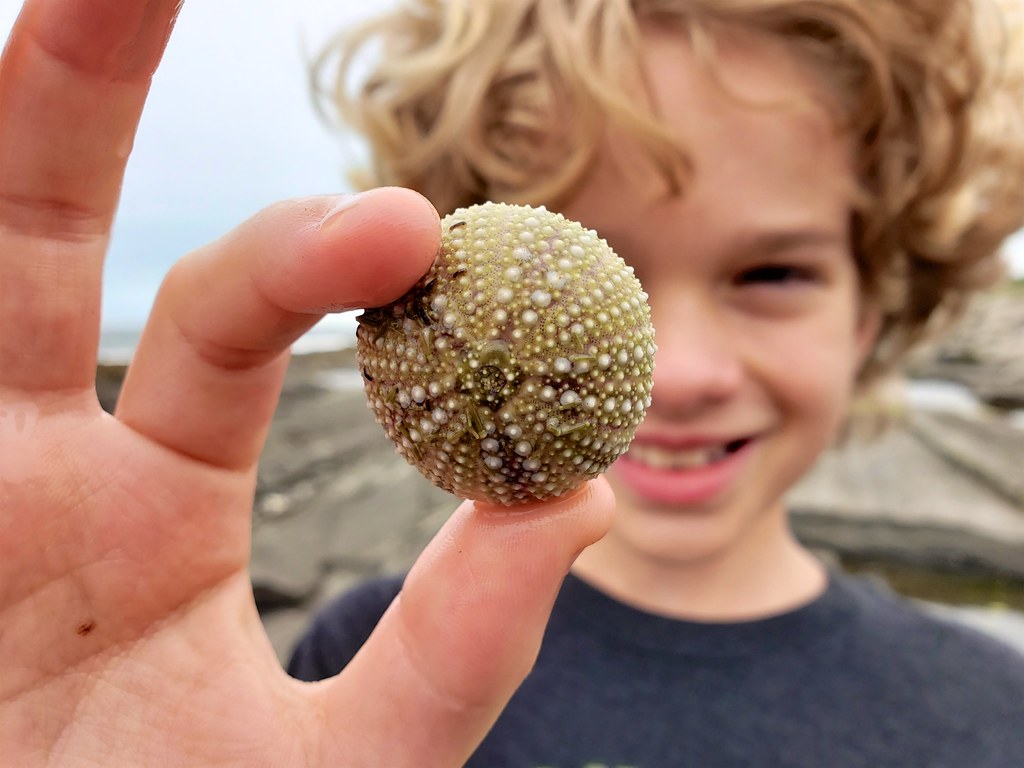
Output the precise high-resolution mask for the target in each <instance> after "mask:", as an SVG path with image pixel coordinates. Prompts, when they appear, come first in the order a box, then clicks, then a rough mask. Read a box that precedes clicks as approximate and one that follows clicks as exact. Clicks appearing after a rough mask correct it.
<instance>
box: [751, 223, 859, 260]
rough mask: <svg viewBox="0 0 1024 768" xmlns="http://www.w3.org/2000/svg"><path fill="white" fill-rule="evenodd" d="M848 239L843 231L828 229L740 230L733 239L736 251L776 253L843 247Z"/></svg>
mask: <svg viewBox="0 0 1024 768" xmlns="http://www.w3.org/2000/svg"><path fill="white" fill-rule="evenodd" d="M848 243H849V241H848V238H847V235H846V233H845V232H837V231H834V230H830V229H815V228H807V229H779V230H773V229H768V230H753V231H748V232H740V233H739V234H738V235H737V237H736V238H735V240H734V245H733V250H734V251H735V252H737V253H759V254H778V253H785V252H787V251H793V250H796V249H798V248H807V247H822V246H826V247H835V246H841V247H843V248H845V247H846V246H847V245H848Z"/></svg>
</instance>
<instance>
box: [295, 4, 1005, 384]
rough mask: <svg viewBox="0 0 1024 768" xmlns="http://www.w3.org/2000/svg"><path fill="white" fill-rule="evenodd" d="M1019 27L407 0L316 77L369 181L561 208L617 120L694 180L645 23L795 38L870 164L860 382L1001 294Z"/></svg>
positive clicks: (860, 255) (962, 17)
mask: <svg viewBox="0 0 1024 768" xmlns="http://www.w3.org/2000/svg"><path fill="white" fill-rule="evenodd" d="M1011 3H1012V4H1011ZM1015 8H1016V11H1014V9H1015ZM1022 15H1024V14H1022V13H1021V12H1020V8H1019V6H1018V4H1017V3H1015V2H1014V0H873V1H872V2H865V1H864V0H632V1H630V0H406V2H404V3H402V4H401V5H399V6H398V7H397V8H395V9H394V10H392V11H389V12H387V13H385V14H383V15H381V16H379V17H377V18H374V19H372V20H371V21H369V22H367V23H365V24H364V25H362V26H360V27H358V28H356V29H353V30H351V31H349V32H346V33H343V34H341V35H339V36H338V37H337V38H335V39H334V40H333V41H332V42H331V43H330V44H329V45H328V46H327V47H326V48H325V50H324V51H323V53H322V54H321V55H320V57H319V58H318V59H317V60H316V61H315V62H314V65H313V69H312V78H313V85H314V89H315V92H316V94H317V97H318V103H319V104H320V106H321V109H322V110H323V111H324V113H325V114H328V113H332V114H336V115H337V116H339V117H340V119H341V121H342V123H343V124H347V125H348V126H350V127H351V128H353V129H354V130H355V131H356V132H357V133H359V134H360V135H362V136H363V137H365V138H366V140H367V141H368V142H369V147H370V154H371V167H370V168H368V169H362V170H359V171H356V172H355V173H353V175H352V179H353V182H354V183H355V184H356V186H357V187H368V186H378V185H385V184H396V185H400V186H406V187H411V188H413V189H416V190H418V191H420V192H421V193H423V194H424V195H425V196H426V197H427V198H428V199H430V200H431V201H432V202H433V203H434V205H435V206H436V207H437V208H438V210H439V211H440V212H441V213H442V214H443V213H447V212H449V211H451V210H453V209H455V208H457V207H459V206H462V205H469V204H473V203H477V202H482V201H485V200H504V201H508V202H519V203H532V204H540V203H543V204H546V205H548V206H549V207H555V208H557V206H558V204H559V202H560V201H562V200H564V199H565V198H566V197H567V196H568V195H571V193H572V191H573V188H574V187H575V185H576V184H578V183H579V182H580V181H581V180H582V179H583V178H584V176H585V175H586V173H587V171H588V169H589V168H590V167H591V166H592V165H593V161H594V157H595V153H596V152H598V151H599V148H600V144H601V142H602V141H603V140H604V138H605V136H606V134H607V130H608V128H609V127H612V126H614V127H615V128H616V129H617V130H619V131H625V132H626V133H627V134H628V135H630V136H631V137H632V138H633V139H634V140H635V141H637V142H638V143H639V145H640V146H641V147H642V148H643V149H644V151H645V153H646V156H647V157H648V158H649V159H650V161H651V163H652V164H653V167H654V168H655V169H657V170H658V172H659V173H660V174H661V176H662V178H663V179H664V181H665V184H666V188H667V191H668V192H669V193H676V192H679V191H681V190H682V189H683V187H684V186H685V181H686V177H687V173H688V171H689V167H690V166H689V161H688V157H687V152H686V148H685V147H683V146H680V145H679V144H678V143H677V142H676V140H675V139H674V137H673V136H672V135H671V134H670V133H669V132H667V131H666V129H665V128H664V127H663V126H662V125H661V123H660V122H659V120H658V116H657V115H656V114H654V113H653V112H652V110H651V109H650V107H649V106H648V105H649V104H651V103H652V100H651V92H650V88H649V86H648V84H647V81H646V79H645V76H644V72H643V67H642V62H643V59H642V37H641V31H640V30H641V26H642V24H643V23H645V22H647V21H652V22H654V23H659V24H663V23H671V24H674V25H676V26H677V27H678V28H679V29H680V30H681V32H682V33H683V34H689V35H690V36H691V37H692V38H693V39H694V40H700V39H705V40H710V39H713V38H714V36H715V34H722V33H724V34H727V31H726V32H723V30H728V29H729V28H730V27H734V26H738V27H741V28H744V29H747V30H751V31H755V32H760V33H764V34H768V35H773V36H778V37H781V38H783V39H785V40H786V41H787V42H789V43H791V45H792V47H793V50H794V51H795V52H797V53H798V55H804V56H807V57H809V58H810V59H811V60H813V61H815V62H816V63H819V64H820V66H821V71H822V72H823V73H824V74H825V77H826V80H827V81H828V83H829V84H830V85H833V86H834V87H835V88H836V89H837V91H838V94H839V96H840V98H839V101H840V102H841V104H842V105H843V107H842V109H843V113H844V114H841V115H837V119H838V121H839V124H840V125H841V127H842V129H843V130H846V131H848V132H849V134H850V136H851V138H852V140H853V141H854V142H855V146H856V147H857V148H858V150H859V151H858V152H857V153H856V159H855V163H856V166H855V172H856V177H857V181H858V184H859V190H858V192H859V194H858V195H857V198H856V200H855V204H854V206H853V213H852V227H851V230H852V237H853V242H852V248H853V252H854V255H855V258H856V260H857V264H858V267H859V270H860V274H861V280H862V284H863V287H864V292H865V296H866V299H867V300H868V301H869V302H871V303H872V304H874V305H875V306H876V307H878V308H879V309H880V311H881V315H882V327H881V331H880V334H879V339H878V343H877V344H876V347H875V349H874V351H873V354H872V356H871V357H870V359H869V360H868V361H867V363H866V365H865V366H864V369H863V370H862V372H861V383H864V382H866V381H868V380H870V379H872V378H874V377H876V376H877V375H879V374H882V373H885V372H887V371H889V370H891V369H892V368H893V367H895V365H896V364H897V363H898V362H899V361H900V360H901V359H902V357H903V356H904V355H905V353H906V351H907V350H908V349H909V348H910V347H911V346H912V345H913V344H914V343H916V342H917V341H919V340H920V339H921V338H923V337H925V336H926V335H929V334H930V333H932V332H935V331H937V330H940V329H941V328H944V327H945V326H947V325H948V324H949V322H950V321H951V320H953V319H955V318H956V317H957V316H959V314H960V313H961V312H962V310H963V308H964V305H965V302H966V300H967V299H968V298H969V297H970V296H971V295H972V294H973V293H974V292H976V291H977V290H979V289H981V288H983V287H987V286H989V285H991V284H993V283H994V282H995V281H997V280H998V279H999V277H1000V276H1001V275H1002V262H1001V260H1000V257H999V248H1000V246H1001V244H1002V242H1003V240H1005V238H1006V237H1007V236H1008V235H1010V234H1012V233H1013V232H1014V231H1016V230H1018V229H1020V228H1021V227H1022V226H1024V40H1022V37H1024V18H1022ZM712 48H713V46H712Z"/></svg>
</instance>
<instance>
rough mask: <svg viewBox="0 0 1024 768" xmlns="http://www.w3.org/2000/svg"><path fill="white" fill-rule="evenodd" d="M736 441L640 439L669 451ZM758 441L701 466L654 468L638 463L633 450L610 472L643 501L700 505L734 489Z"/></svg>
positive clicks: (670, 438)
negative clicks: (632, 452)
mask: <svg viewBox="0 0 1024 768" xmlns="http://www.w3.org/2000/svg"><path fill="white" fill-rule="evenodd" d="M735 440H736V438H725V439H721V440H718V439H705V438H695V437H689V438H685V439H682V438H675V437H670V436H658V435H650V436H646V437H644V438H642V439H641V438H638V441H637V442H639V444H640V445H650V446H656V447H659V448H663V449H667V450H692V449H694V448H700V447H704V446H712V445H722V444H725V443H729V442H734V441H735ZM757 442H758V440H757V438H756V437H753V436H752V437H750V438H746V439H745V442H744V444H743V445H742V446H740V447H739V448H738V449H737V450H735V451H733V452H731V453H729V454H727V455H726V456H725V457H724V458H722V459H720V460H719V461H716V462H715V463H713V464H707V465H705V466H702V467H693V468H690V467H687V468H663V467H652V466H650V465H648V464H644V463H642V462H639V461H637V460H636V459H635V458H634V457H633V456H632V455H631V452H630V451H627V452H626V453H625V454H624V455H622V456H621V457H619V459H618V461H616V462H615V463H614V464H613V465H612V467H611V470H610V471H611V472H613V473H614V475H615V477H616V478H618V479H619V480H620V481H621V482H622V483H623V484H624V485H625V486H626V487H627V488H628V489H629V490H630V491H632V492H633V493H634V494H636V495H637V496H639V497H640V498H642V499H644V500H646V501H648V502H650V503H652V504H656V505H663V506H690V507H693V506H700V505H705V504H709V503H711V502H713V501H714V500H715V499H717V498H719V497H721V496H723V495H725V494H726V493H727V492H728V491H729V489H730V488H732V487H734V486H735V484H736V482H737V480H738V478H739V476H740V474H741V472H742V471H743V468H744V467H745V466H746V464H747V462H748V461H749V459H750V456H751V454H752V452H753V448H754V446H755V445H756V444H757Z"/></svg>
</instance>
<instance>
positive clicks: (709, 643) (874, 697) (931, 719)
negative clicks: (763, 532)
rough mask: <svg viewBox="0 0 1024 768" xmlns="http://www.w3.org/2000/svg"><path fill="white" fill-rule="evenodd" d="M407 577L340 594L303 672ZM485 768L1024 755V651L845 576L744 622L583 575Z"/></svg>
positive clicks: (298, 669)
mask: <svg viewBox="0 0 1024 768" xmlns="http://www.w3.org/2000/svg"><path fill="white" fill-rule="evenodd" d="M400 587H401V578H392V579H382V580H378V581H373V582H368V583H366V584H364V585H362V586H361V587H359V588H357V589H356V590H354V591H353V592H350V593H349V594H347V595H345V596H342V597H341V598H339V599H338V600H336V601H334V602H333V603H331V604H330V605H329V606H328V607H327V608H326V609H325V610H324V611H323V612H322V613H321V614H320V615H319V616H318V617H317V618H316V620H315V622H314V624H313V627H312V628H311V630H310V631H309V633H308V634H307V635H306V636H305V637H304V638H303V639H302V640H301V641H300V643H299V645H298V647H297V648H296V650H295V653H294V656H293V658H292V660H291V663H290V664H289V667H288V671H289V673H290V674H291V675H292V676H294V677H297V678H300V679H304V680H317V679H322V678H325V677H330V676H331V675H334V674H336V673H337V672H339V671H340V670H341V669H342V668H343V667H344V666H345V664H347V663H348V661H349V659H351V658H352V656H353V655H354V654H355V652H356V651H357V650H358V649H359V647H360V646H361V645H362V644H363V642H364V641H365V640H366V638H367V637H368V636H369V634H370V632H371V631H372V629H373V627H374V625H375V624H376V623H377V621H378V620H379V618H380V616H381V614H382V613H383V612H384V609H385V608H386V607H387V606H388V604H389V603H390V602H391V600H392V599H393V598H394V596H395V595H396V594H397V593H398V591H399V589H400ZM396 727H399V728H400V726H396ZM468 765H470V766H484V767H486V768H501V767H502V766H514V767H515V768H541V767H543V768H584V767H585V766H586V767H587V768H597V766H602V767H604V766H607V768H618V767H619V766H628V767H629V768H668V767H669V766H693V767H694V768H718V767H721V768H726V767H728V768H747V767H754V766H766V767H767V766H771V768H790V767H792V768H797V767H798V766H799V767H801V768H802V767H804V766H807V767H808V768H812V767H813V768H847V767H849V768H853V767H854V766H858V767H860V766H863V767H864V768H888V767H889V766H892V768H914V767H916V766H928V767H929V768H938V767H939V766H942V767H944V768H945V767H948V768H1024V656H1021V655H1020V654H1018V653H1017V652H1016V651H1014V650H1012V649H1010V648H1008V647H1006V646H1004V645H1002V644H999V643H997V642H996V641H994V640H991V639H990V638H988V637H985V636H983V635H980V634H978V633H976V632H974V631H972V630H970V629H967V628H964V627H960V626H957V625H953V624H949V623H946V622H945V621H941V620H938V619H936V618H933V617H931V616H928V615H925V614H923V613H922V612H921V611H919V610H918V609H917V608H915V607H914V606H913V605H912V604H911V603H909V602H908V601H906V600H904V599H902V598H899V597H897V596H896V595H893V594H892V593H891V592H889V591H887V590H885V589H882V588H880V587H877V586H876V585H874V584H873V583H870V582H867V581H864V580H860V579H854V578H851V577H849V576H846V575H844V574H842V573H837V572H832V573H830V579H829V586H828V589H827V590H826V592H825V593H824V594H823V595H822V596H821V597H820V598H818V599H817V600H815V601H814V602H812V603H810V604H808V605H806V606H804V607H802V608H799V609H797V610H795V611H792V612H790V613H786V614H783V615H779V616H774V617H771V618H766V619H761V620H758V621H752V622H741V623H729V624H712V623H698V622H689V621H678V620H675V619H668V618H664V617H661V616H656V615H652V614H649V613H645V612H643V611H639V610H636V609H634V608H631V607H630V606H628V605H625V604H623V603H621V602H619V601H617V600H614V599H612V598H611V597H609V596H607V595H605V594H603V593H602V592H600V591H598V590H597V589H594V588H593V587H591V586H590V585H588V584H587V583H586V582H584V581H582V580H581V579H579V578H577V577H575V576H573V575H570V576H569V577H568V578H567V579H566V582H565V584H564V586H563V588H562V590H561V592H560V594H559V597H558V600H557V602H556V604H555V608H554V611H553V613H552V616H551V622H550V624H549V625H548V629H547V632H546V633H545V636H544V642H543V645H542V647H541V651H540V655H539V657H538V659H537V663H536V666H535V667H534V669H533V671H532V672H531V673H530V675H529V676H528V677H527V679H526V681H525V682H524V683H523V685H522V686H521V687H520V689H519V690H518V691H517V692H516V694H515V695H514V696H513V698H512V700H511V702H510V703H509V705H508V707H507V708H506V709H505V711H504V712H503V714H502V715H501V716H500V717H499V719H498V721H497V723H496V724H495V726H494V728H493V729H492V730H491V732H490V733H489V734H488V736H487V737H486V738H485V739H484V741H483V743H482V744H481V745H480V747H479V749H478V750H477V751H476V753H475V754H474V755H473V757H472V758H471V759H470V761H469V763H468ZM424 768H427V767H424Z"/></svg>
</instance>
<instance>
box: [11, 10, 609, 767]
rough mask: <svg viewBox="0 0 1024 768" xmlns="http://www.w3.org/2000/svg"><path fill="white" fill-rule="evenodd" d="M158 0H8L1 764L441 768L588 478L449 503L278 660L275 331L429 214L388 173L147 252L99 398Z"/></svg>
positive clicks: (411, 265) (530, 633)
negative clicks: (329, 656)
mask: <svg viewBox="0 0 1024 768" xmlns="http://www.w3.org/2000/svg"><path fill="white" fill-rule="evenodd" d="M176 6H177V2H176V0H148V1H146V2H143V1H142V0H139V1H138V2H128V1H126V0H30V2H28V3H27V4H26V5H25V7H24V9H23V11H22V14H21V16H20V18H19V20H18V22H17V24H16V26H15V28H14V31H13V32H12V35H11V38H10V40H9V42H8V45H7V48H6V49H5V52H4V56H3V59H2V63H0V658H2V659H3V665H2V668H0V744H3V745H4V747H3V753H4V757H3V760H4V762H5V764H10V765H19V766H44V765H61V766H76V765H204V766H229V765H240V766H241V765H244V766H257V765H268V766H288V765H316V764H323V765H377V766H379V765H395V766H398V765H425V764H426V765H456V764H461V763H462V762H463V761H464V760H465V759H466V757H467V756H468V755H469V754H470V753H471V752H472V750H473V749H474V747H475V745H476V744H477V743H478V742H479V740H480V739H481V738H482V737H483V735H484V734H485V732H486V730H487V729H488V727H489V726H490V725H491V723H492V722H493V721H494V719H495V717H497V714H498V713H499V712H500V710H501V708H502V707H503V706H504V704H505V703H506V702H507V700H508V698H509V696H510V695H511V694H512V692H513V691H514V690H515V688H516V686H517V685H518V684H519V682H520V681H521V680H522V678H523V677H524V676H525V674H526V673H527V671H528V669H529V667H530V665H531V663H532V661H533V659H534V657H535V655H536V652H537V648H538V646H539V643H540V638H541V635H542V632H543V628H544V624H545V622H546V620H547V617H548V614H549V611H550V609H551V604H552V601H553V599H554V595H555V594H556V592H557V589H558V586H559V584H560V582H561V579H562V577H563V576H564V574H565V572H566V570H567V569H568V568H569V565H570V564H571V562H572V560H573V558H574V557H575V555H576V553H578V552H579V551H580V550H581V549H583V548H584V547H586V546H587V545H588V544H590V543H591V542H593V541H595V540H596V539H598V538H599V537H600V536H601V535H602V534H603V533H604V531H605V530H606V529H607V527H608V525H609V517H610V513H611V507H612V497H611V494H610V491H609V489H608V486H607V484H606V483H604V482H595V483H593V484H591V485H590V486H588V487H586V488H584V489H582V490H580V491H578V492H576V493H575V494H573V495H571V496H569V497H566V498H563V499H560V500H557V501H554V502H551V503H545V504H535V505H531V506H528V507H523V508H520V509H519V510H518V514H516V515H508V514H503V513H500V512H499V511H497V510H495V509H493V508H489V507H487V506H485V505H473V504H468V503H467V504H464V505H462V506H461V507H459V509H458V510H457V511H456V513H455V514H454V515H453V517H452V519H451V520H450V522H449V523H448V524H447V525H446V526H445V528H444V529H443V530H442V531H441V533H440V534H439V536H438V537H437V538H436V539H435V540H434V542H432V543H431V544H430V546H429V547H428V548H427V550H426V551H425V552H424V554H423V556H422V557H421V558H420V559H419V561H418V562H417V564H416V566H415V567H414V568H413V570H412V572H411V573H410V575H409V578H408V580H407V582H406V588H405V590H404V592H403V595H402V596H401V597H400V598H399V600H398V601H396V603H395V604H394V605H393V606H392V607H391V609H390V610H389V611H388V613H387V614H386V616H385V617H384V619H383V620H382V622H381V624H380V626H379V627H378V628H377V631H376V632H375V633H374V635H373V637H372V638H371V640H370V642H369V643H368V644H367V645H366V647H365V648H364V649H363V651H362V652H361V653H360V654H359V656H358V657H357V658H356V660H355V661H354V662H353V663H352V664H351V665H350V666H349V667H348V668H347V669H346V671H345V672H344V673H343V674H342V675H341V676H339V677H338V678H335V679H333V680H330V681H326V682H324V683H321V684H315V685H307V684H302V683H299V682H297V681H294V680H291V679H289V678H288V677H287V676H286V675H285V673H284V672H283V671H282V670H281V668H280V665H279V664H278V662H277V660H276V659H275V657H274V654H273V652H272V649H271V647H270V644H269V643H268V641H267V638H266V636H265V634H264V633H263V630H262V628H261V626H260V622H259V617H258V615H257V612H256V608H255V605H254V602H253V597H252V591H251V588H250V584H249V578H248V573H247V563H248V555H249V551H248V550H249V528H250V515H251V509H252V500H253V492H254V486H255V477H256V462H257V458H258V456H259V453H260V449H261V447H262V445H263V441H264V437H265V435H266V432H267V428H268V425H269V422H270V418H271V415H272V413H273V410H274V406H275V403H276V400H277V396H278V393H279V390H280V385H281V379H282V376H283V373H284V370H285V367H286V365H287V349H288V346H289V344H290V343H291V342H292V341H293V340H294V339H295V338H296V337H298V336H299V335H300V334H301V333H303V332H304V331H305V330H306V329H308V328H309V327H311V326H312V325H313V324H314V323H315V322H316V320H317V319H318V318H319V317H320V316H321V315H322V314H323V313H324V312H325V311H328V310H331V311H334V310H341V309H350V308H356V307H364V306H373V305H379V304H382V303H385V302H388V301H391V300H393V299H395V298H397V297H398V296H400V295H401V294H402V293H404V292H405V291H406V290H407V289H408V288H409V287H410V286H411V285H412V284H413V283H414V282H415V281H416V280H417V279H418V278H419V276H420V275H421V274H422V273H423V272H424V271H425V270H426V269H427V267H428V265H429V264H430V261H431V259H432V258H433V255H434V253H435V251H436V249H437V245H438V242H439V237H440V231H439V226H438V219H437V215H436V213H435V212H434V210H433V209H432V208H431V207H430V206H429V205H428V204H427V203H426V202H425V201H424V200H423V199H422V198H420V197H419V196H418V195H415V194H414V193H411V192H408V191H404V190H395V189H385V190H377V191H374V192H371V193H367V194H365V195H363V196H360V197H359V198H356V199H348V200H339V199H334V198H313V199H306V200H296V201H290V202H285V203H281V204H279V205H276V206H273V207H271V208H270V209H268V210H265V211H263V212H262V213H260V214H258V215H257V216H255V217H254V218H253V219H252V220H250V221H248V222H246V223H244V224H243V225H242V226H241V227H239V228H238V229H237V230H235V231H234V232H232V233H230V234H229V235H227V236H225V237H223V238H222V239H221V240H219V241H217V242H215V243H213V244H211V245H210V246H207V247H205V248H203V249H200V250H199V251H197V252H196V253H193V254H191V255H189V256H188V257H186V258H185V259H183V260H182V261H181V262H180V263H179V264H178V265H177V266H176V267H175V268H174V269H173V271H172V272H171V274H170V275H169V276H168V278H167V280H166V282H165V284H164V285H163V287H162V289H161V291H160V293H159V296H158V298H157V301H156V304H155V306H154V308H153V312H152V315H151V317H150V320H149V323H148V325H147V327H146V330H145V333H144V335H143V338H142V341H141V344H140V347H139V349H138V351H137V354H136V358H135V360H134V362H133V365H132V368H131V371H130V372H129V375H128V378H127V380H126V382H125V386H124V390H123V393H122V396H121V400H120V403H119V406H118V412H117V414H116V416H113V417H111V416H108V415H106V414H104V413H103V412H102V411H101V409H100V407H99V405H98V403H97V401H96V395H95V391H94V389H93V377H94V372H95V363H96V348H97V339H98V332H99V307H100V282H101V270H102V264H103V258H104V254H105V251H106V247H107V243H108V240H109V234H110V227H111V221H112V219H113V216H114V213H115V210H116V207H117V199H118V194H119V190H120V185H121V180H122V174H123V171H124V166H125V162H126V160H127V157H128V154H129V150H130V147H131V143H132V139H133V136H134V132H135V130H136V126H137V123H138V119H139V115H140V113H141V110H142V107H143V103H144V101H145V98H146V93H147V90H148V87H149V82H150V77H151V75H152V72H153V70H154V69H155V67H156V66H157V63H158V61H159V58H160V55H161V53H162V50H163V47H164V45H165V43H166V40H167V37H168V35H169V34H170V30H171V27H172V25H173V17H174V14H175V12H176ZM339 205H340V206H341V207H340V208H339ZM396 730H397V732H400V734H401V737H400V738H396Z"/></svg>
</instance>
